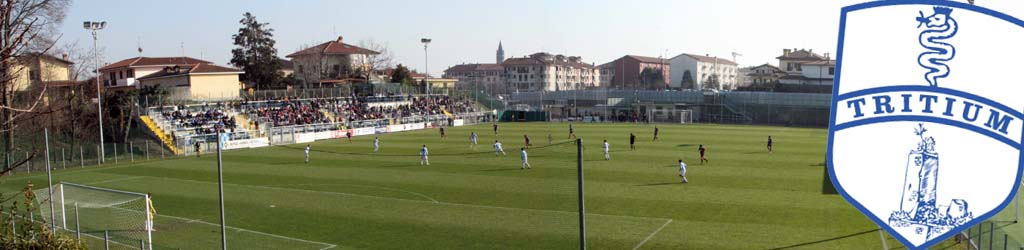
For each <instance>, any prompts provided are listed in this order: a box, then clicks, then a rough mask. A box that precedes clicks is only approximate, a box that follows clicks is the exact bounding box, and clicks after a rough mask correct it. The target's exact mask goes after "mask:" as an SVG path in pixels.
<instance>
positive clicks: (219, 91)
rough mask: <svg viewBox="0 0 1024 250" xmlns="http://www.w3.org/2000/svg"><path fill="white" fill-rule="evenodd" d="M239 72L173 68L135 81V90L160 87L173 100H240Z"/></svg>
mask: <svg viewBox="0 0 1024 250" xmlns="http://www.w3.org/2000/svg"><path fill="white" fill-rule="evenodd" d="M243 73H244V72H242V70H239V69H235V68H228V67H222V66H217V65H213V64H208V63H200V64H195V65H175V66H168V67H164V68H163V69H161V70H160V71H157V72H153V73H151V74H147V75H145V76H142V77H139V78H137V79H136V80H137V82H138V84H136V85H137V86H140V88H141V87H148V86H161V87H162V88H165V89H167V90H168V92H169V98H171V99H176V100H233V99H238V98H239V90H240V89H241V88H242V87H243V84H242V83H241V82H240V81H239V80H238V76H239V75H241V74H243Z"/></svg>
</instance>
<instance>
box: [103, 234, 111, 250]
mask: <svg viewBox="0 0 1024 250" xmlns="http://www.w3.org/2000/svg"><path fill="white" fill-rule="evenodd" d="M103 249H106V250H110V232H109V231H106V230H104V231H103Z"/></svg>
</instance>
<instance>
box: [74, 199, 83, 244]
mask: <svg viewBox="0 0 1024 250" xmlns="http://www.w3.org/2000/svg"><path fill="white" fill-rule="evenodd" d="M81 225H82V224H80V223H78V202H75V237H78V240H82V226H81Z"/></svg>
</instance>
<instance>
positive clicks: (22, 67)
mask: <svg viewBox="0 0 1024 250" xmlns="http://www.w3.org/2000/svg"><path fill="white" fill-rule="evenodd" d="M73 64H74V63H73V62H71V61H68V59H67V55H64V56H63V58H57V57H54V56H51V55H47V54H43V53H26V54H25V55H22V56H19V57H18V58H16V59H15V60H14V64H13V65H12V67H11V69H10V72H8V74H10V77H11V78H12V79H13V81H12V84H13V85H12V87H13V88H12V89H13V90H14V91H23V90H26V89H28V88H29V87H32V86H42V84H47V85H54V84H63V83H67V82H70V81H71V65H73Z"/></svg>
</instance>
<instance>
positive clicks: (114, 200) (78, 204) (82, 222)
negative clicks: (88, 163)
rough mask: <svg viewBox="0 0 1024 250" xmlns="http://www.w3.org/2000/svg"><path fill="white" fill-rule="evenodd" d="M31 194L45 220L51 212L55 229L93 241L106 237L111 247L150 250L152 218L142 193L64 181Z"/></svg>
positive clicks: (145, 197) (48, 218)
mask: <svg viewBox="0 0 1024 250" xmlns="http://www.w3.org/2000/svg"><path fill="white" fill-rule="evenodd" d="M50 189H52V190H53V192H52V193H53V197H50V193H51V192H50ZM35 193H36V197H37V199H36V200H37V201H38V202H39V210H40V215H41V216H42V217H43V218H44V219H45V220H47V221H49V220H50V218H51V213H52V218H53V224H54V225H55V226H56V228H55V230H64V231H68V232H76V233H81V235H82V237H92V238H97V239H104V237H109V239H110V241H111V242H112V244H111V247H117V246H132V247H133V248H134V249H139V245H140V244H141V245H144V246H146V248H147V249H152V246H153V242H152V239H153V238H152V230H150V229H152V224H151V223H152V216H151V215H150V214H149V211H150V209H149V204H147V202H146V200H147V198H148V195H146V194H142V193H135V192H129V191H122V190H114V189H108V188H101V187H93V186H86V185H81V184H74V183H67V182H63V183H59V184H56V185H54V186H53V187H50V188H49V189H46V188H44V189H39V190H35ZM51 198H52V199H51ZM51 200H52V201H53V210H51V209H50V201H51ZM147 226H149V227H147Z"/></svg>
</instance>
